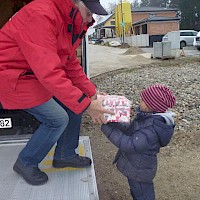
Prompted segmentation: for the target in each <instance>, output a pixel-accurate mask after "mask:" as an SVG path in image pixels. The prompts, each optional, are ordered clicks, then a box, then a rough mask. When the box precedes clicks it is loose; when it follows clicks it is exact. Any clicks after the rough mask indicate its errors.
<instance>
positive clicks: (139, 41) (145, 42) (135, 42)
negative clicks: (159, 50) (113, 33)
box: [103, 34, 149, 47]
mask: <svg viewBox="0 0 200 200" xmlns="http://www.w3.org/2000/svg"><path fill="white" fill-rule="evenodd" d="M103 40H104V42H105V43H106V42H111V41H118V42H121V38H120V37H117V38H109V39H103ZM124 42H125V43H127V44H129V46H138V47H148V46H149V35H148V34H142V35H133V36H128V37H127V36H126V37H125V38H124Z"/></svg>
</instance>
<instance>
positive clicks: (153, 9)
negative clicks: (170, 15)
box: [131, 7, 179, 12]
mask: <svg viewBox="0 0 200 200" xmlns="http://www.w3.org/2000/svg"><path fill="white" fill-rule="evenodd" d="M131 11H132V12H165V11H166V12H167V11H179V9H177V8H165V7H161V8H160V7H140V8H133V9H132V10H131Z"/></svg>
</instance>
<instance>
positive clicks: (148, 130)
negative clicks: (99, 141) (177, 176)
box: [101, 84, 176, 200]
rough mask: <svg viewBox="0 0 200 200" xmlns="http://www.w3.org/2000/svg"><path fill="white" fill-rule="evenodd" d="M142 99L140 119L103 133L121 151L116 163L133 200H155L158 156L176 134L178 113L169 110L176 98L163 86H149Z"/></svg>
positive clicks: (105, 128) (113, 125)
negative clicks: (154, 181) (126, 180)
mask: <svg viewBox="0 0 200 200" xmlns="http://www.w3.org/2000/svg"><path fill="white" fill-rule="evenodd" d="M140 97H141V100H140V106H139V108H138V110H137V116H136V117H135V119H134V120H133V121H132V123H131V124H122V123H108V124H104V125H102V127H101V130H102V131H103V133H104V134H105V135H106V137H107V138H108V139H109V140H110V141H111V142H112V143H113V144H114V145H115V146H116V147H118V148H119V151H118V153H117V155H116V157H115V160H114V162H113V163H117V168H118V170H119V171H120V172H121V173H122V174H123V175H125V176H126V177H127V178H128V183H129V185H130V190H131V195H132V197H133V200H155V192H154V185H153V179H154V177H155V175H156V170H157V153H158V152H159V150H160V148H161V147H164V146H166V145H168V144H169V142H170V139H171V137H172V135H173V132H174V127H175V124H174V119H173V116H174V115H175V113H173V112H170V111H167V109H168V108H172V107H173V106H174V105H175V102H176V98H175V96H174V95H173V93H172V91H171V90H170V89H169V88H167V87H166V86H164V85H160V84H156V85H152V86H149V87H147V88H146V89H144V90H143V91H142V92H141V93H140Z"/></svg>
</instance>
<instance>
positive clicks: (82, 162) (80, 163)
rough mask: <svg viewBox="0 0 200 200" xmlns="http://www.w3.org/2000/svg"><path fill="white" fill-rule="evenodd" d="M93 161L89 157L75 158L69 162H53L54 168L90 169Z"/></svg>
mask: <svg viewBox="0 0 200 200" xmlns="http://www.w3.org/2000/svg"><path fill="white" fill-rule="evenodd" d="M91 163H92V161H91V159H90V158H88V157H83V156H79V155H77V156H75V157H73V158H72V159H69V160H55V159H54V160H53V167H55V168H64V167H74V168H84V167H89V166H90V165H91Z"/></svg>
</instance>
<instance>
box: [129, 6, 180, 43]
mask: <svg viewBox="0 0 200 200" xmlns="http://www.w3.org/2000/svg"><path fill="white" fill-rule="evenodd" d="M178 12H179V10H178V9H175V8H158V7H141V8H134V9H132V26H133V30H134V34H135V35H140V34H149V41H150V45H152V44H153V42H155V41H161V39H162V37H163V35H165V34H166V33H167V32H170V31H178V30H179V29H180V17H178V16H177V13H178Z"/></svg>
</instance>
